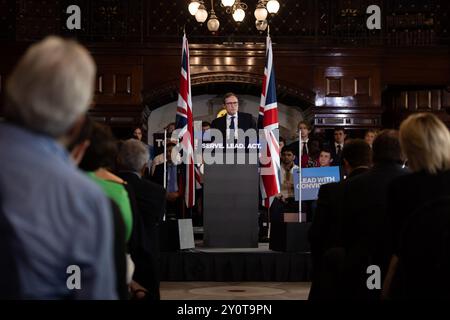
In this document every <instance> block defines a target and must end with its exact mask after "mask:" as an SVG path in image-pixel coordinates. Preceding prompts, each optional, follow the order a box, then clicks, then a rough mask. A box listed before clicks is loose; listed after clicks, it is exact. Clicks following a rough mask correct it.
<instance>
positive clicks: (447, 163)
mask: <svg viewBox="0 0 450 320" xmlns="http://www.w3.org/2000/svg"><path fill="white" fill-rule="evenodd" d="M400 146H401V148H402V151H403V154H404V156H405V157H406V158H407V160H408V166H409V168H410V169H411V170H412V171H414V172H417V171H426V172H428V173H431V174H435V173H437V172H438V171H445V170H449V169H450V132H449V131H448V129H447V127H446V126H445V124H444V123H443V122H442V121H441V120H439V118H438V117H436V116H435V115H433V114H432V113H428V112H427V113H415V114H412V115H410V116H409V117H408V118H407V119H406V120H404V121H403V122H402V124H401V125H400Z"/></svg>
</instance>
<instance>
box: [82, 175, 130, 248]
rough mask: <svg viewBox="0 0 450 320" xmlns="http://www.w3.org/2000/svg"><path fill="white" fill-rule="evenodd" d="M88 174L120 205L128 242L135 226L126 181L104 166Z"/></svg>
mask: <svg viewBox="0 0 450 320" xmlns="http://www.w3.org/2000/svg"><path fill="white" fill-rule="evenodd" d="M88 176H89V177H90V178H91V179H92V180H94V182H95V183H97V184H98V185H99V186H100V187H101V188H102V189H103V191H104V192H105V194H106V195H107V196H108V198H110V199H111V200H113V201H114V202H115V203H116V204H117V206H118V207H119V209H120V212H121V214H122V219H123V222H124V224H125V240H126V241H127V242H128V240H130V236H131V230H132V227H133V214H132V212H131V205H130V199H129V198H128V192H127V190H125V187H124V186H123V185H124V183H125V181H123V180H122V179H120V178H119V177H117V176H115V175H114V174H112V173H111V172H108V171H107V170H105V169H103V168H100V169H97V170H96V171H95V172H88Z"/></svg>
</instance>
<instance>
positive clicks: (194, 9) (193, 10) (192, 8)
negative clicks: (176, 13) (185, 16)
mask: <svg viewBox="0 0 450 320" xmlns="http://www.w3.org/2000/svg"><path fill="white" fill-rule="evenodd" d="M198 7H200V2H198V1H195V0H194V1H192V2H191V3H189V6H188V10H189V13H190V14H191V15H193V16H195V14H196V13H197V10H198Z"/></svg>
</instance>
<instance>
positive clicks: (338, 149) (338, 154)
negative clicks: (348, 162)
mask: <svg viewBox="0 0 450 320" xmlns="http://www.w3.org/2000/svg"><path fill="white" fill-rule="evenodd" d="M336 154H337V156H338V158H341V154H342V148H341V145H340V144H338V145H337V152H336Z"/></svg>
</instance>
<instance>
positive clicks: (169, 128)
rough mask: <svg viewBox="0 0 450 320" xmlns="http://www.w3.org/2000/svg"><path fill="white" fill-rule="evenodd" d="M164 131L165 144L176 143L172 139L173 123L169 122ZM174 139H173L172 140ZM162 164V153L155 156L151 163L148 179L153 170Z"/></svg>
mask: <svg viewBox="0 0 450 320" xmlns="http://www.w3.org/2000/svg"><path fill="white" fill-rule="evenodd" d="M164 130H167V140H166V143H176V142H177V140H176V137H172V133H173V132H174V131H175V122H171V123H169V124H168V125H167V126H166V127H164ZM172 138H174V139H172ZM161 163H164V152H162V153H160V154H158V155H155V157H154V159H153V161H152V165H151V167H150V177H152V176H153V174H154V173H155V168H156V166H157V165H159V164H161Z"/></svg>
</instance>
